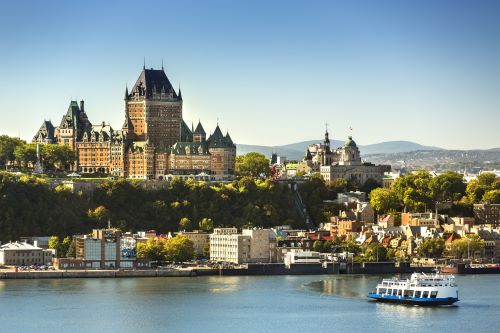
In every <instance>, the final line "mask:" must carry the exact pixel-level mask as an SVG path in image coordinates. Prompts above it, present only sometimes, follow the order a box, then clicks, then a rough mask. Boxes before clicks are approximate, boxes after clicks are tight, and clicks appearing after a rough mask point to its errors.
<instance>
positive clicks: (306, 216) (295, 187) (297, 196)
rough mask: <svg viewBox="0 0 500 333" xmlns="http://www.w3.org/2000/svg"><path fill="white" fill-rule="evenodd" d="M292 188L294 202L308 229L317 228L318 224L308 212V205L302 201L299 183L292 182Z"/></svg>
mask: <svg viewBox="0 0 500 333" xmlns="http://www.w3.org/2000/svg"><path fill="white" fill-rule="evenodd" d="M290 188H291V190H292V197H293V203H294V205H295V208H296V209H297V212H298V213H299V215H300V217H301V218H302V219H303V220H304V222H305V224H306V227H307V229H309V230H316V226H315V225H314V224H313V223H312V219H311V217H310V216H309V213H308V212H307V208H306V205H305V204H304V202H303V201H302V197H301V196H300V192H299V186H298V184H297V183H290Z"/></svg>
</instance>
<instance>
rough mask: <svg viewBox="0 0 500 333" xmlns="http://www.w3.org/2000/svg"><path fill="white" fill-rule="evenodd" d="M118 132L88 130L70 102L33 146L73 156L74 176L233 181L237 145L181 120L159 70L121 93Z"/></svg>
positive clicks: (145, 72)
mask: <svg viewBox="0 0 500 333" xmlns="http://www.w3.org/2000/svg"><path fill="white" fill-rule="evenodd" d="M124 99H125V119H124V123H123V126H122V128H121V130H114V129H113V128H112V127H111V126H110V125H109V124H105V123H104V122H103V123H100V124H97V125H92V124H91V123H90V121H89V119H88V117H87V114H86V113H85V108H84V102H83V101H81V102H80V104H78V103H77V102H76V101H71V103H70V105H69V107H68V111H67V112H66V114H65V115H64V116H63V118H62V120H61V123H60V125H59V126H58V127H54V126H53V125H52V123H51V122H50V121H44V122H43V124H42V126H41V127H40V129H39V130H38V132H37V133H36V135H35V136H34V138H33V142H34V143H43V144H61V145H68V146H69V147H70V148H71V149H73V150H74V151H75V152H76V155H77V161H76V165H75V170H76V171H78V172H80V173H83V174H92V173H104V174H109V175H112V176H118V177H127V178H139V179H168V178H172V177H174V176H180V177H183V178H188V177H189V178H197V179H203V180H226V179H231V178H233V176H234V169H235V159H236V145H235V144H234V143H233V141H232V140H231V137H230V136H229V134H228V133H227V134H226V135H224V134H223V133H222V131H221V130H220V128H219V125H218V124H217V127H216V128H215V130H214V132H213V133H212V134H211V135H210V136H208V138H207V134H206V132H205V130H204V129H203V126H202V125H201V123H200V122H198V125H197V126H196V129H195V128H194V127H193V126H191V128H189V126H187V124H186V123H185V122H184V120H183V118H182V95H181V90H180V88H179V90H178V93H177V92H176V91H175V90H174V88H173V87H172V84H171V83H170V81H169V80H168V78H167V76H166V74H165V72H164V70H163V66H162V69H161V70H155V69H152V68H151V69H146V68H145V66H144V67H143V69H142V72H141V74H140V76H139V78H138V79H137V82H136V83H135V85H134V86H133V88H132V90H131V91H130V92H129V91H128V89H126V90H125V98H124Z"/></svg>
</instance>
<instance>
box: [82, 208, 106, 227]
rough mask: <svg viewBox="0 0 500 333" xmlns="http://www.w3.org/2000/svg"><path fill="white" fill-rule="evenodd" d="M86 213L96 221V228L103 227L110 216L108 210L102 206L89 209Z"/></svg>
mask: <svg viewBox="0 0 500 333" xmlns="http://www.w3.org/2000/svg"><path fill="white" fill-rule="evenodd" d="M87 215H88V217H89V218H91V219H92V220H94V221H95V222H96V225H97V227H98V228H104V227H105V226H106V222H108V220H109V218H110V213H109V210H108V209H107V208H106V207H104V206H98V207H96V208H95V209H94V210H91V209H89V211H88V213H87Z"/></svg>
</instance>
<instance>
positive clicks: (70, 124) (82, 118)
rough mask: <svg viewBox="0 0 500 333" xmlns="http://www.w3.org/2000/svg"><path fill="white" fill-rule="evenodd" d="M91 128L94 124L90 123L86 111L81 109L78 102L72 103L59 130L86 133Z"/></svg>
mask: <svg viewBox="0 0 500 333" xmlns="http://www.w3.org/2000/svg"><path fill="white" fill-rule="evenodd" d="M90 126H92V124H91V123H90V122H89V120H88V118H87V114H86V113H85V111H84V110H81V109H80V107H79V106H78V103H77V101H71V102H70V103H69V106H68V110H67V111H66V114H65V115H64V116H63V117H62V119H61V124H60V125H59V128H62V129H77V130H79V131H84V130H85V129H86V128H88V127H90Z"/></svg>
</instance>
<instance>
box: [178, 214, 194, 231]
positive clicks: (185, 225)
mask: <svg viewBox="0 0 500 333" xmlns="http://www.w3.org/2000/svg"><path fill="white" fill-rule="evenodd" d="M179 230H184V231H189V230H191V220H190V219H188V218H187V217H183V218H181V220H180V221H179Z"/></svg>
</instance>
